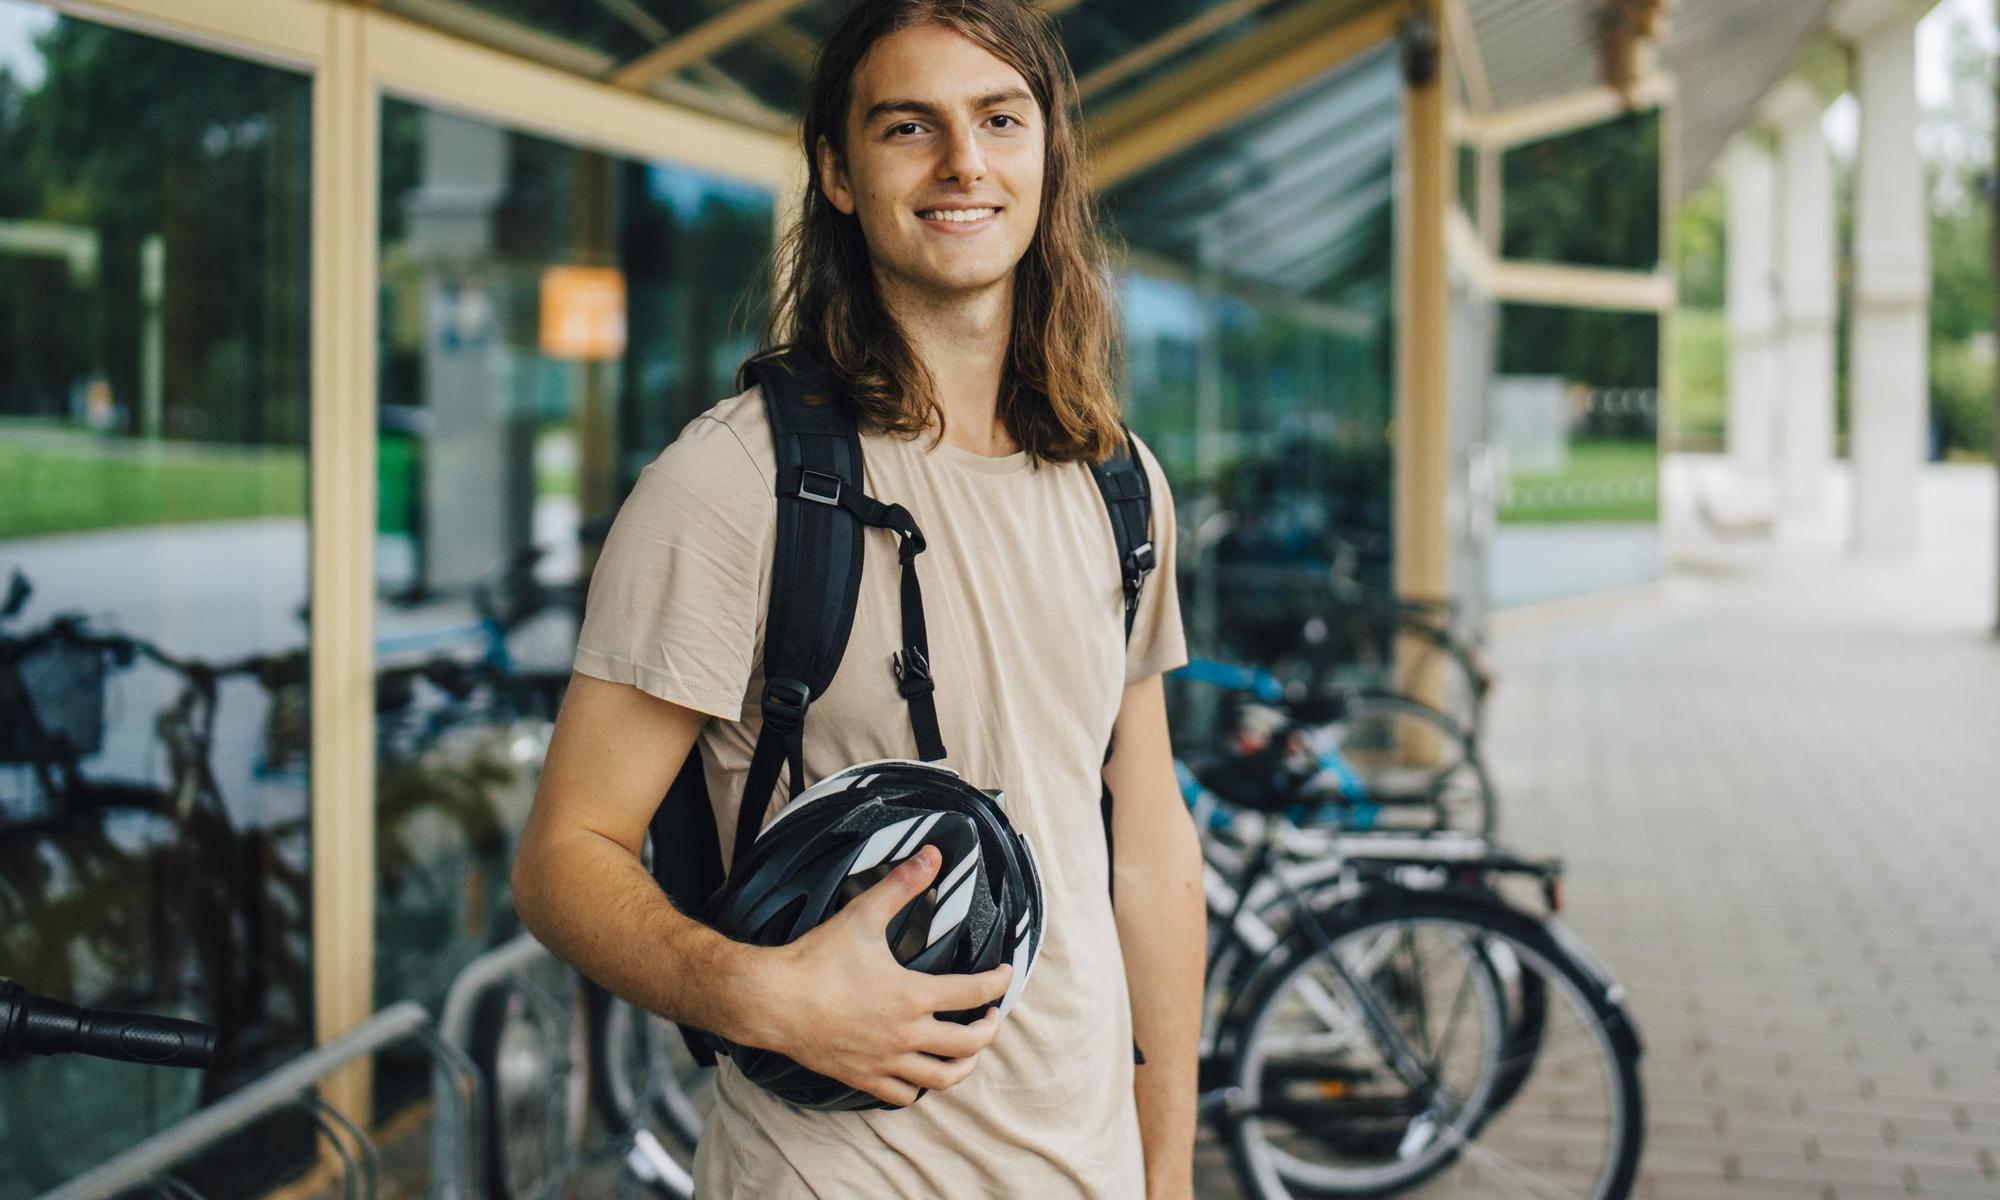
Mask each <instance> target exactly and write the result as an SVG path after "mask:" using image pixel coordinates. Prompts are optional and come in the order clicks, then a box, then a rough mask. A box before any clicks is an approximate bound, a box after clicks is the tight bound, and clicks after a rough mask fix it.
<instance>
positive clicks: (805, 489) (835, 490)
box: [799, 467, 840, 508]
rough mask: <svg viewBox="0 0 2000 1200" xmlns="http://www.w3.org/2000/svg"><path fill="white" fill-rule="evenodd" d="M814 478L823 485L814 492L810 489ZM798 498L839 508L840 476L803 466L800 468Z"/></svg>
mask: <svg viewBox="0 0 2000 1200" xmlns="http://www.w3.org/2000/svg"><path fill="white" fill-rule="evenodd" d="M815 480H817V481H820V482H821V483H822V484H823V485H824V487H823V488H822V490H820V491H817V492H816V491H814V490H813V489H812V486H811V485H812V484H813V482H814V481H815ZM799 499H801V500H811V501H812V502H813V503H815V504H825V505H829V506H831V507H833V508H839V507H840V476H838V475H829V474H827V473H826V472H825V471H815V470H812V469H810V468H804V467H802V468H800V470H799Z"/></svg>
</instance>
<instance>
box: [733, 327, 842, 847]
mask: <svg viewBox="0 0 2000 1200" xmlns="http://www.w3.org/2000/svg"><path fill="white" fill-rule="evenodd" d="M737 382H738V383H739V384H740V385H741V386H743V387H745V388H748V387H749V386H750V385H751V384H753V383H754V384H756V385H757V386H758V387H759V388H760V389H761V390H762V392H763V395H764V410H765V412H766V413H767V414H768V415H769V417H770V424H771V441H772V445H773V448H774V449H775V450H776V452H777V464H778V472H777V505H778V529H777V544H776V547H775V549H774V550H773V553H772V558H771V600H770V608H769V610H768V611H767V613H766V616H765V621H764V695H763V699H762V705H763V713H764V725H763V730H762V732H761V733H760V734H759V735H758V738H757V749H756V753H755V754H754V755H753V756H752V758H751V761H750V771H749V775H748V778H747V779H746V780H745V783H744V790H743V801H742V808H741V810H740V811H739V813H738V816H737V822H738V832H737V839H736V846H737V848H738V849H739V850H740V849H741V848H743V847H744V846H746V845H748V843H749V840H750V839H751V838H754V837H755V836H756V834H757V831H758V830H759V829H760V828H762V827H763V823H764V813H765V812H766V811H767V810H768V809H769V808H770V803H771V791H772V789H773V788H774V787H776V786H777V783H778V774H779V768H780V767H782V766H784V765H786V764H787V763H789V765H790V767H791V773H792V781H791V782H792V790H793V792H795V793H796V792H797V791H798V790H799V789H800V786H801V783H802V780H801V772H802V767H801V764H800V753H801V745H802V727H803V724H804V722H805V716H806V710H807V709H809V708H811V707H812V703H813V701H814V700H815V699H817V698H818V697H819V695H820V693H822V692H824V691H825V690H826V688H827V686H828V685H829V684H831V683H832V682H833V677H834V674H835V673H836V672H837V671H838V670H839V669H840V660H841V657H842V655H843V654H845V652H846V650H847V639H848V635H849V634H850V633H851V632H852V631H853V628H854V609H855V604H856V602H857V600H858V598H859V596H860V591H861V566H862V556H863V553H864V550H865V543H864V541H863V533H864V526H863V525H862V524H861V522H859V521H857V520H855V519H854V518H853V517H852V516H851V515H850V514H849V513H848V512H846V511H843V507H842V504H841V501H842V500H843V499H844V498H847V497H854V496H859V495H861V475H862V457H861V433H860V430H859V428H858V427H857V425H856V424H855V420H854V412H853V409H852V408H851V407H850V406H849V405H848V403H847V402H846V401H845V400H843V399H841V398H840V396H839V394H838V390H837V389H836V388H835V387H834V385H833V382H832V379H831V377H830V376H829V375H828V374H827V373H826V372H825V370H824V369H823V368H822V367H820V366H819V365H818V364H817V363H815V362H814V361H813V360H811V359H810V358H808V357H807V356H804V355H801V354H798V353H796V352H785V353H778V354H769V355H761V356H759V357H756V358H753V359H751V360H750V361H748V362H746V363H744V364H743V369H742V371H741V372H740V373H739V377H738V381H737ZM815 399H818V400H820V401H821V402H820V403H813V402H812V401H813V400H815Z"/></svg>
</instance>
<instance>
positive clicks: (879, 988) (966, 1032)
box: [750, 846, 1014, 1107]
mask: <svg viewBox="0 0 2000 1200" xmlns="http://www.w3.org/2000/svg"><path fill="white" fill-rule="evenodd" d="M941 861H942V860H941V859H940V857H939V855H938V852H937V850H936V849H935V848H934V847H931V846H925V847H924V848H923V849H921V850H919V851H918V852H917V853H916V854H914V855H912V856H911V857H910V859H909V860H908V861H907V862H904V863H903V864H902V865H900V866H898V867H897V868H896V869H895V870H893V871H891V872H889V874H888V876H887V877H886V878H884V879H883V880H882V881H881V882H880V883H877V884H876V885H875V886H874V887H872V888H869V889H868V890H867V891H866V892H863V893H862V894H861V895H859V896H857V897H855V898H854V900H853V901H851V902H850V903H849V904H848V905H847V907H845V908H843V909H841V910H840V911H839V912H838V913H835V914H834V916H833V918H832V919H831V920H829V921H827V922H826V924H824V925H821V926H820V927H819V928H817V929H814V930H813V931H812V932H810V933H808V934H806V935H805V936H804V937H802V938H800V939H799V940H798V941H796V942H793V943H791V944H790V945H786V946H780V947H777V948H775V949H774V950H771V951H766V952H765V953H767V954H770V955H772V956H773V957H772V958H771V959H770V960H769V962H770V974H769V976H767V978H768V979H769V981H770V982H769V983H768V985H767V986H765V987H763V988H759V989H757V990H758V991H759V992H761V993H762V997H761V1001H760V1003H759V1004H758V1007H759V1008H760V1009H761V1010H762V1011H761V1013H760V1016H761V1018H762V1020H761V1021H757V1022H756V1025H759V1026H761V1027H762V1028H761V1030H759V1031H758V1032H754V1033H751V1035H750V1037H751V1039H752V1040H751V1044H752V1045H761V1046H764V1047H766V1048H767V1049H771V1050H776V1051H777V1052H778V1053H780V1054H783V1055H784V1056H785V1057H787V1058H789V1059H791V1060H792V1061H793V1062H796V1063H798V1064H799V1065H800V1066H802V1067H805V1068H806V1069H807V1070H811V1071H817V1072H819V1073H820V1074H821V1075H825V1076H827V1077H829V1078H831V1079H837V1080H839V1081H840V1082H842V1083H844V1084H846V1085H848V1086H849V1087H853V1088H859V1089H860V1090H861V1091H864V1092H867V1093H868V1094H869V1095H871V1096H874V1097H876V1098H877V1099H880V1100H884V1101H887V1102H888V1103H890V1104H893V1105H896V1106H898V1107H901V1106H903V1105H907V1104H909V1103H911V1102H913V1101H914V1100H916V1098H917V1094H918V1091H919V1089H925V1088H928V1089H929V1090H931V1091H943V1090H944V1089H945V1088H948V1087H951V1086H952V1085H953V1084H956V1083H959V1082H960V1081H962V1080H963V1079H965V1077H966V1076H968V1075H970V1074H972V1069H973V1067H974V1066H975V1065H976V1064H977V1062H978V1057H979V1052H980V1051H981V1050H984V1049H985V1048H986V1047H987V1045H988V1044H989V1043H990V1042H992V1040H993V1035H994V1034H996V1033H998V1032H999V1030H1000V1012H999V1010H998V1009H995V1008H989V1009H987V1010H986V1013H985V1014H984V1015H983V1016H981V1017H980V1018H979V1019H978V1020H977V1021H974V1022H973V1023H972V1024H970V1025H960V1024H958V1023H956V1022H954V1021H940V1020H939V1019H938V1018H937V1016H936V1014H938V1013H941V1012H958V1011H963V1010H966V1009H972V1008H978V1007H979V1006H980V1005H982V1004H991V1003H992V1002H994V1001H996V1000H998V999H999V998H1000V997H1001V996H1003V995H1005V994H1006V992H1007V985H1008V983H1009V982H1010V981H1011V980H1012V978H1013V974H1014V969H1013V968H1012V967H1011V966H1009V965H1007V964H1005V963H1002V964H1001V965H1000V966H998V967H995V968H994V969H993V970H991V971H986V972H984V973H982V974H979V975H926V974H924V973H923V972H921V971H912V970H910V969H909V968H907V967H905V966H903V965H902V964H901V963H899V962H897V961H896V957H895V955H893V954H891V953H890V952H889V940H888V933H887V930H888V926H889V922H890V921H891V920H892V919H893V918H894V917H895V915H896V914H897V913H898V912H900V911H902V908H903V906H904V905H906V904H908V903H909V902H910V901H911V900H913V899H915V898H916V897H917V896H919V895H921V894H923V891H924V889H925V888H927V887H929V886H930V885H931V881H932V880H933V879H936V878H937V873H938V866H939V864H940V862H941Z"/></svg>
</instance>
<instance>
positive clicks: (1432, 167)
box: [1394, 8, 1457, 597]
mask: <svg viewBox="0 0 2000 1200" xmlns="http://www.w3.org/2000/svg"><path fill="white" fill-rule="evenodd" d="M1412 11H1413V12H1417V13H1425V12H1427V11H1428V10H1426V9H1424V8H1417V9H1414V10H1412ZM1414 20H1422V18H1421V17H1419V18H1414ZM1425 32H1427V33H1429V34H1430V35H1431V36H1433V37H1435V38H1436V39H1437V42H1438V45H1437V47H1436V49H1435V50H1434V51H1433V52H1432V53H1433V54H1434V55H1435V61H1437V62H1446V61H1449V60H1448V57H1447V55H1448V54H1449V47H1447V46H1444V45H1443V44H1442V43H1443V41H1444V39H1445V37H1446V36H1447V33H1448V25H1447V24H1446V23H1445V22H1442V21H1438V20H1436V18H1435V14H1434V13H1432V14H1430V20H1429V21H1428V26H1427V28H1426V30H1425ZM1404 36H1405V37H1406V38H1407V37H1409V36H1410V33H1409V30H1407V29H1406V30H1405V33H1404ZM1456 161H1457V156H1456V155H1455V154H1454V153H1453V150H1452V145H1451V140H1450V139H1449V138H1448V137H1447V136H1446V134H1445V84H1444V80H1443V79H1442V78H1441V77H1440V75H1439V73H1438V72H1437V71H1436V70H1435V69H1433V70H1432V72H1431V74H1430V77H1429V78H1427V79H1423V80H1421V82H1418V81H1411V82H1410V83H1408V84H1407V85H1406V86H1405V87H1404V89H1403V145H1402V154H1401V162H1400V163H1399V168H1398V174H1399V176H1400V178H1399V180H1398V195H1397V204H1396V223H1397V230H1396V233H1397V247H1396V248H1397V255H1396V291H1397V304H1396V419H1395V433H1394V442H1395V499H1394V504H1395V539H1396V553H1395V575H1396V591H1397V593H1398V594H1400V595H1403V596H1409V597H1418V596H1443V595H1446V594H1447V593H1448V592H1449V591H1450V587H1451V583H1452V581H1451V579H1450V578H1449V566H1448V562H1449V557H1450V556H1449V541H1450V539H1449V537H1448V533H1447V501H1448V497H1449V494H1450V490H1451V478H1450V471H1449V463H1450V456H1451V449H1450V439H1449V437H1448V436H1447V433H1448V431H1447V429H1446V413H1447V404H1448V399H1449V398H1448V394H1447V391H1446V386H1445V384H1446V374H1445V359H1446V354H1445V348H1446V346H1447V345H1448V334H1449V330H1448V328H1447V323H1446V322H1447V316H1448V309H1447V299H1448V296H1447V287H1448V283H1447V279H1446V275H1445V270H1446V260H1445V216H1446V213H1447V212H1449V211H1450V208H1451V205H1452V196H1453V194H1454V191H1455V188H1454V184H1453V181H1452V175H1453V168H1454V166H1455V165H1456Z"/></svg>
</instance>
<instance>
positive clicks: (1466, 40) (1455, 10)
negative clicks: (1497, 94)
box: [1441, 0, 1493, 113]
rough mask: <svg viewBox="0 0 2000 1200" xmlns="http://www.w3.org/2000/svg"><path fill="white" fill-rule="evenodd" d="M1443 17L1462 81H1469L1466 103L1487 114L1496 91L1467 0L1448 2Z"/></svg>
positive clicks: (1473, 108) (1446, 0) (1448, 0)
mask: <svg viewBox="0 0 2000 1200" xmlns="http://www.w3.org/2000/svg"><path fill="white" fill-rule="evenodd" d="M1441 15H1442V16H1443V17H1444V23H1445V24H1446V25H1447V26H1449V27H1450V29H1451V47H1452V55H1451V58H1452V61H1453V62H1455V63H1457V64H1458V74H1459V78H1461V79H1463V80H1464V81H1465V102H1466V104H1467V105H1468V106H1469V107H1471V109H1472V111H1474V112H1481V113H1483V112H1485V111H1486V110H1488V109H1490V108H1492V107H1493V89H1492V88H1491V86H1489V85H1488V83H1487V81H1486V60H1485V59H1484V58H1482V57H1480V54H1479V39H1478V38H1477V37H1474V36H1473V32H1472V17H1471V15H1470V14H1468V13H1467V12H1466V11H1465V0H1444V5H1443V12H1442V14H1441Z"/></svg>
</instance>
